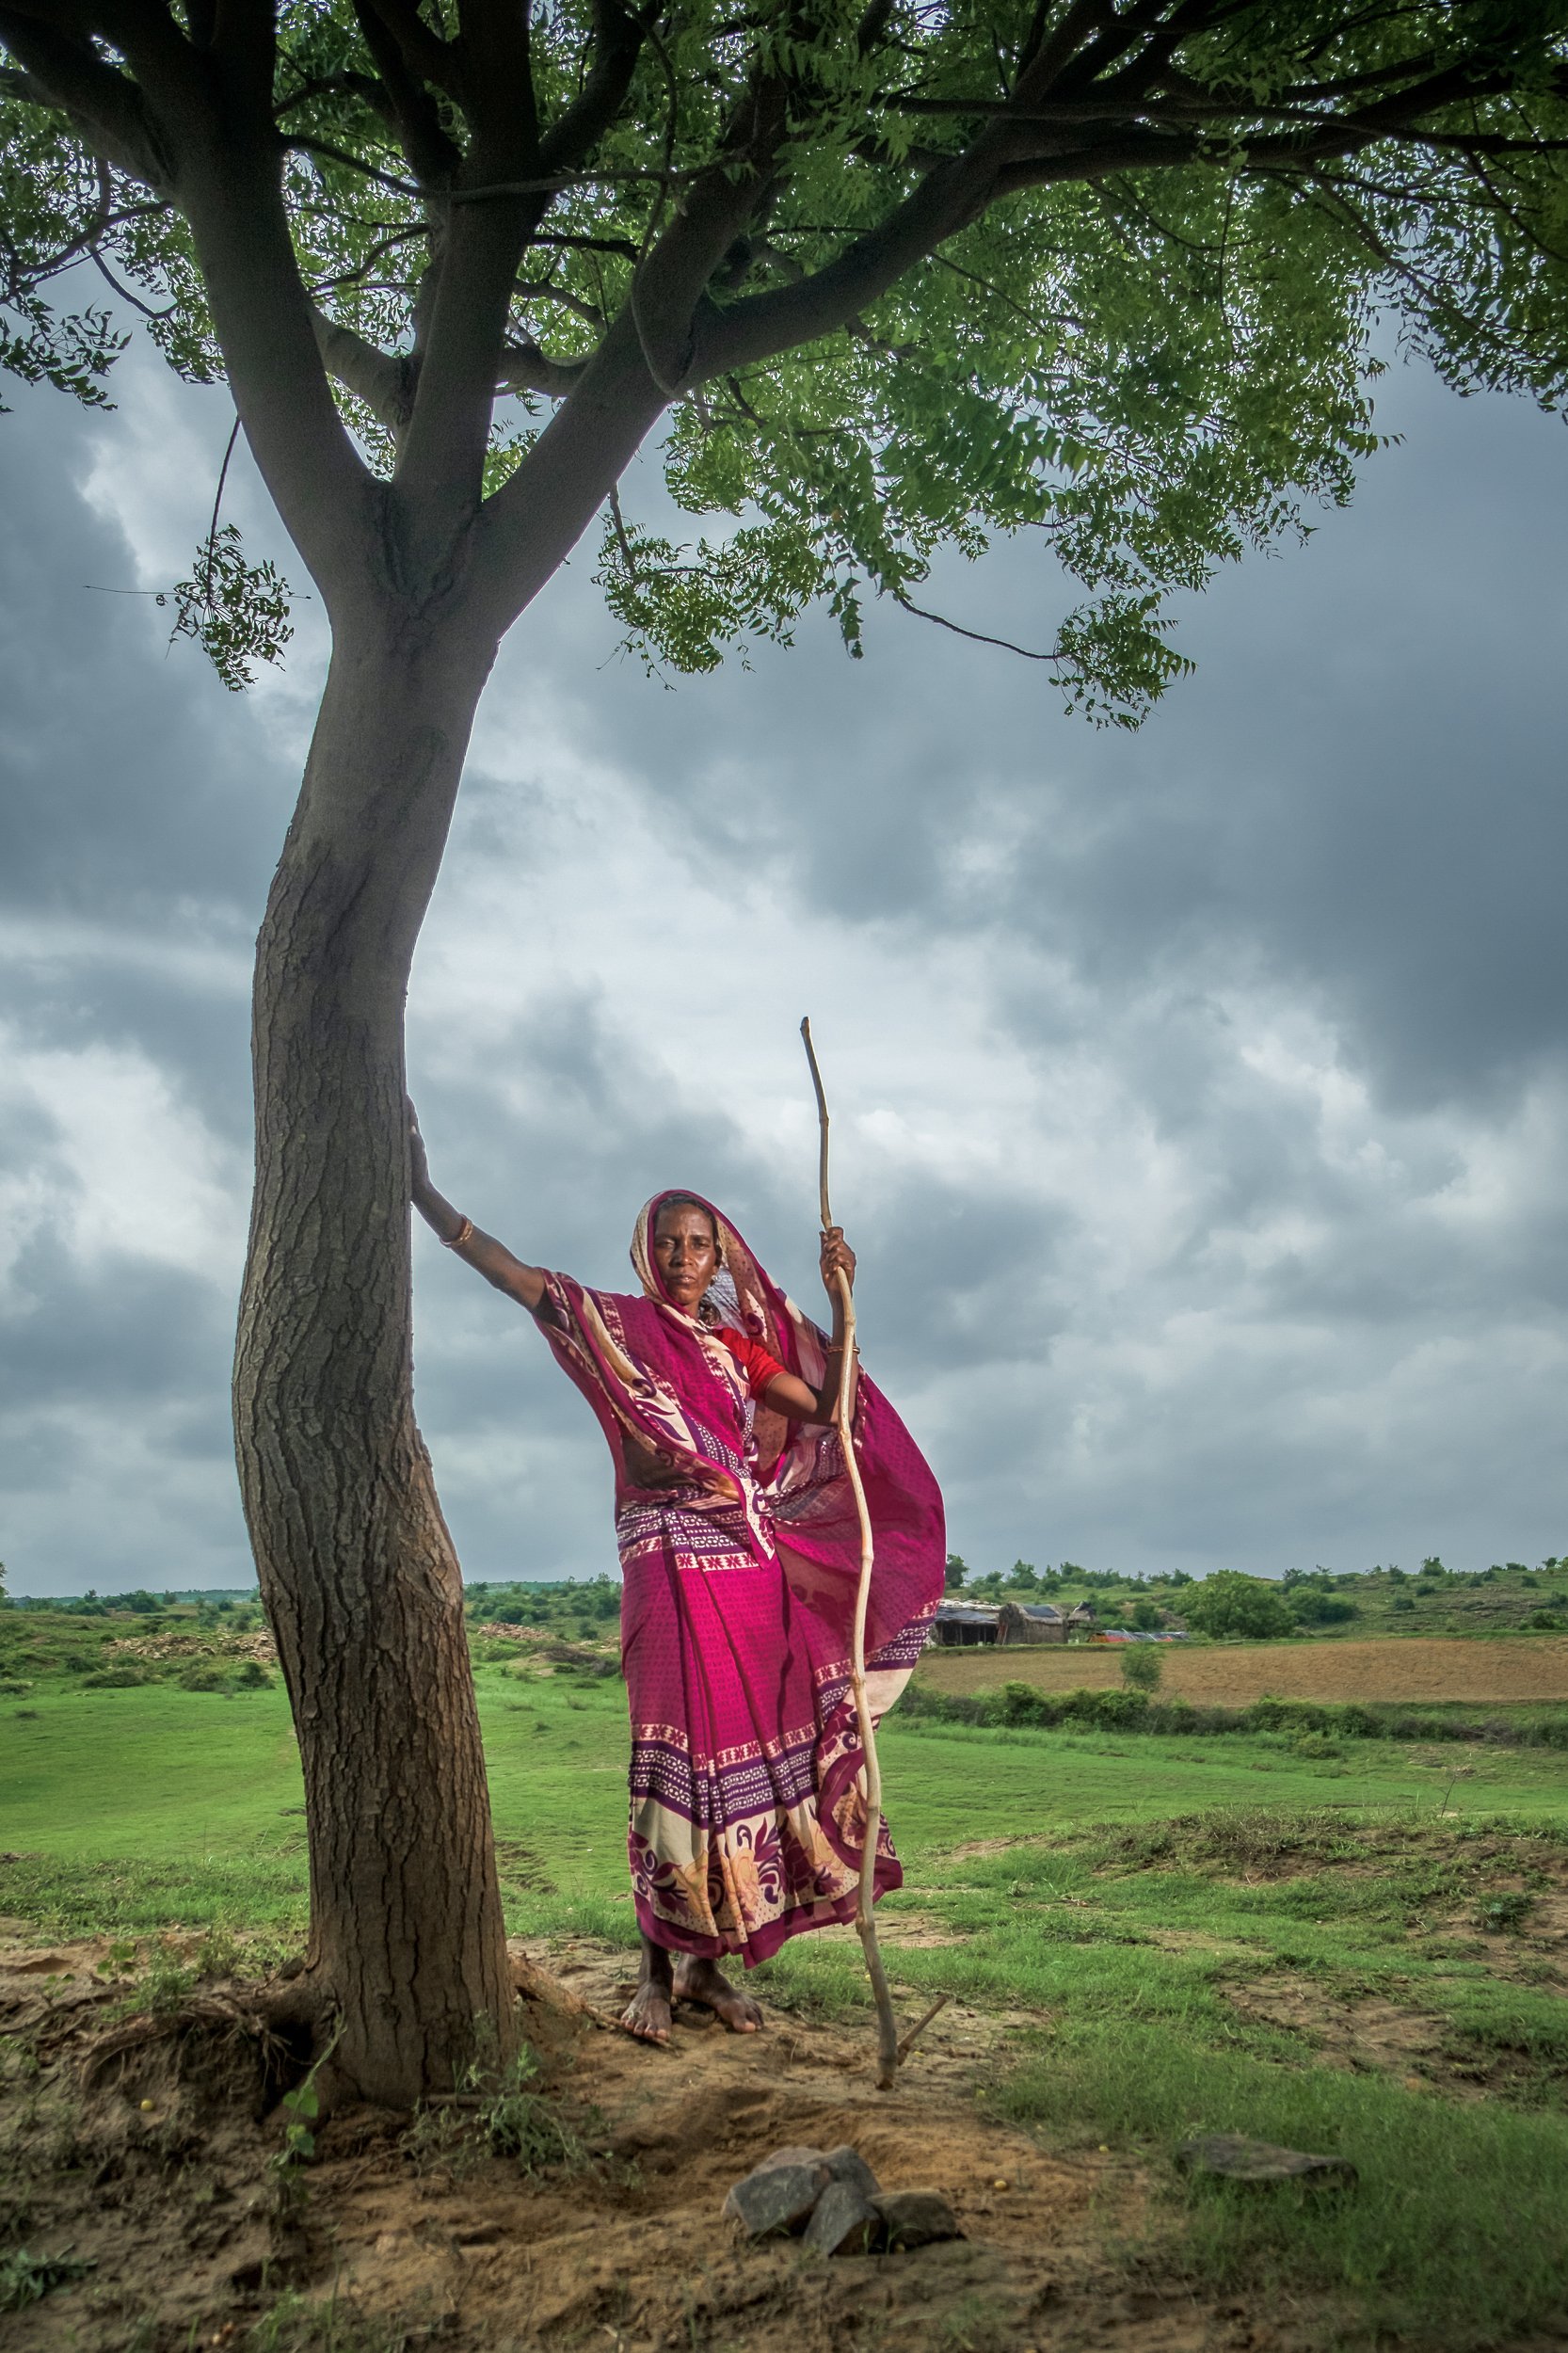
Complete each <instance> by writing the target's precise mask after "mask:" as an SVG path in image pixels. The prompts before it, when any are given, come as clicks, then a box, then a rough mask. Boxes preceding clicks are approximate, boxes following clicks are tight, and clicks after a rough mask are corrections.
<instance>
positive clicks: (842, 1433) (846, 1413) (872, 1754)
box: [800, 1018, 923, 2091]
mask: <svg viewBox="0 0 1568 2353" xmlns="http://www.w3.org/2000/svg"><path fill="white" fill-rule="evenodd" d="M800 1034H801V1037H802V1039H803V1040H804V1041H805V1046H806V1059H807V1061H808V1063H809V1064H810V1065H811V1084H812V1085H813V1086H814V1087H815V1088H816V1091H817V1127H818V1130H819V1133H820V1135H821V1138H822V1148H821V1154H820V1157H819V1160H818V1163H817V1176H818V1186H819V1190H820V1192H821V1194H822V1227H823V1232H824V1234H825V1233H826V1231H827V1229H828V1227H829V1226H830V1225H832V1223H833V1212H832V1211H831V1209H829V1208H828V1206H827V1097H826V1096H825V1095H824V1093H823V1083H822V1072H821V1071H820V1070H819V1069H818V1068H817V1056H816V1049H815V1048H814V1047H813V1046H812V1044H811V1023H810V1020H809V1018H807V1019H805V1020H803V1021H802V1023H801V1025H800ZM838 1279H839V1297H840V1300H841V1301H842V1303H843V1311H844V1355H843V1362H842V1364H841V1365H840V1369H839V1400H838V1404H837V1406H836V1407H835V1409H834V1415H833V1418H834V1421H835V1423H836V1424H837V1426H838V1432H839V1443H840V1446H841V1447H842V1449H843V1454H844V1468H845V1469H846V1470H847V1471H848V1473H849V1483H850V1485H851V1487H852V1488H853V1489H854V1491H855V1508H856V1512H857V1513H859V1515H860V1582H859V1584H858V1586H857V1587H856V1594H855V1638H854V1641H853V1644H852V1646H851V1650H850V1680H851V1684H852V1687H853V1689H854V1692H855V1712H856V1716H857V1717H858V1719H859V1721H860V1748H861V1752H862V1753H863V1755H864V1757H865V1760H866V1836H865V1843H864V1845H863V1846H862V1847H861V1849H860V1885H859V1891H858V1894H857V1897H856V1910H855V1925H856V1929H858V1930H859V1934H860V1948H861V1950H862V1952H863V1953H864V1954H865V1956H866V1975H867V1976H868V1977H870V1979H871V1981H872V1996H873V1997H874V1999H875V2002H876V2088H877V2089H878V2091H890V2090H891V2089H892V2087H893V2077H894V2076H895V2074H896V2073H897V2072H898V2063H899V2058H900V2057H901V2053H900V2050H899V2039H898V2025H897V2023H896V2021H895V2019H894V2017H893V1997H892V1995H891V1994H890V1993H888V1973H887V1971H886V1970H885V1969H884V1968H883V1966H882V1954H881V1950H880V1948H879V1946H878V1945H877V1941H876V1918H875V1914H874V1913H873V1911H872V1897H873V1895H874V1893H875V1883H876V1845H877V1840H878V1838H879V1837H880V1836H881V1834H882V1769H881V1767H880V1765H879V1764H878V1763H877V1757H876V1727H875V1725H874V1724H873V1723H872V1708H871V1702H870V1700H869V1699H868V1698H867V1696H866V1609H867V1605H868V1604H869V1602H870V1600H871V1593H872V1561H873V1559H874V1558H875V1550H876V1545H875V1539H874V1537H873V1536H872V1515H871V1513H869V1512H868V1511H867V1509H866V1490H865V1488H864V1487H863V1486H862V1485H861V1483H860V1465H859V1463H858V1462H857V1460H856V1453H855V1434H854V1432H853V1431H852V1430H851V1428H850V1421H851V1414H850V1392H851V1390H852V1388H853V1386H854V1382H855V1294H854V1292H853V1291H852V1290H851V1289H850V1283H849V1276H848V1275H847V1274H846V1273H844V1271H843V1269H842V1268H841V1267H840V1270H839V1278H838ZM922 2023H923V2022H922Z"/></svg>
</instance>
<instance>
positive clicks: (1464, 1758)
mask: <svg viewBox="0 0 1568 2353" xmlns="http://www.w3.org/2000/svg"><path fill="white" fill-rule="evenodd" d="M477 1683H478V1689H479V1694H480V1704H481V1711H482V1718H483V1723H484V1730H485V1738H486V1744H487V1751H488V1758H489V1769H490V1779H491V1792H492V1799H493V1804H494V1813H495V1821H496V1830H497V1836H498V1847H499V1852H500V1857H501V1865H502V1877H503V1882H504V1890H505V1895H506V1903H507V1913H508V1918H509V1920H510V1922H511V1924H512V1926H513V1927H514V1929H518V1930H520V1931H523V1932H525V1933H531V1934H541V1935H542V1934H545V1933H548V1932H550V1931H552V1930H568V1929H569V1930H574V1931H577V1932H579V1933H583V1932H586V1933H591V1934H597V1935H600V1936H603V1937H606V1938H610V1939H612V1940H615V1941H616V1942H619V1943H624V1944H625V1945H628V1946H630V1945H631V1944H632V1942H633V1934H632V1913H631V1907H630V1904H629V1902H628V1901H627V1899H626V1892H625V1889H626V1873H625V1852H624V1809H625V1785H624V1774H625V1763H626V1723H625V1696H624V1692H623V1689H622V1688H621V1686H620V1685H619V1683H618V1682H616V1680H614V1679H611V1678H605V1679H602V1680H596V1679H594V1678H592V1677H591V1676H587V1675H581V1676H580V1675H577V1674H574V1673H556V1674H553V1675H539V1674H538V1673H528V1674H525V1675H519V1674H517V1673H513V1672H511V1671H510V1670H509V1668H508V1666H507V1665H505V1664H504V1663H501V1662H494V1663H487V1664H481V1665H480V1666H479V1668H478V1670H477ZM1327 1745H1329V1746H1330V1747H1332V1746H1333V1745H1334V1744H1327ZM1302 1749H1303V1744H1302V1743H1301V1742H1300V1741H1299V1740H1294V1741H1293V1740H1292V1739H1291V1738H1289V1737H1286V1736H1284V1735H1277V1736H1257V1737H1252V1736H1236V1735H1233V1736H1230V1737H1225V1738H1224V1739H1213V1740H1208V1741H1205V1740H1201V1739H1194V1740H1192V1741H1187V1740H1184V1739H1180V1738H1164V1739H1159V1740H1156V1739H1151V1738H1147V1737H1136V1736H1133V1737H1116V1736H1115V1735H1112V1734H1087V1733H1082V1734H1078V1733H1071V1732H1067V1731H1064V1730H1050V1731H1048V1730H1017V1731H1007V1730H988V1729H981V1728H975V1727H970V1726H968V1725H955V1724H946V1723H940V1722H930V1721H904V1723H902V1724H901V1723H900V1721H899V1720H898V1718H897V1717H896V1716H895V1717H894V1718H893V1719H892V1720H891V1721H890V1722H889V1724H888V1728H887V1731H886V1734H885V1738H884V1769H885V1772H886V1776H887V1781H888V1790H889V1808H890V1812H891V1815H892V1820H893V1828H894V1834H895V1837H896V1839H897V1842H898V1845H899V1847H900V1849H901V1851H902V1853H903V1855H904V1861H905V1865H906V1869H907V1871H908V1875H909V1882H910V1883H909V1886H908V1888H907V1889H906V1890H905V1892H904V1894H903V1895H902V1896H899V1897H893V1898H890V1899H889V1900H888V1904H887V1905H886V1906H885V1908H884V1917H885V1920H886V1923H887V1927H888V1950H889V1957H890V1965H891V1970H892V1974H893V1977H894V1980H895V1984H896V1985H897V1987H898V1988H899V1989H900V1998H901V2001H902V2002H903V2003H904V2005H905V2007H906V2008H912V2007H913V2005H914V2004H915V2003H916V2002H917V2001H920V2000H923V1999H924V1998H926V1997H929V1996H930V1995H932V1994H934V1993H937V1992H947V1993H952V1994H953V1995H954V1996H956V1997H958V1998H960V1999H963V2000H965V2001H968V2002H969V2003H972V2004H975V2005H978V2006H980V2007H982V2008H989V2009H997V2010H1001V2011H1005V2012H1007V2013H1008V2017H1009V2020H1010V2021H1011V2024H1010V2025H1009V2028H1008V2031H1007V2034H1006V2036H1005V2038H1004V2041H1005V2046H1006V2047H1007V2048H1009V2049H1011V2050H1012V2052H1013V2053H1014V2057H1013V2059H1012V2061H1011V2063H1010V2064H1007V2065H1003V2066H1002V2067H1001V2068H1000V2069H999V2071H998V2076H997V2080H996V2082H995V2083H994V2084H993V2085H992V2086H991V2087H990V2089H989V2090H988V2091H987V2093H986V2096H987V2097H988V2098H989V2099H990V2100H991V2101H992V2102H993V2103H994V2105H995V2106H996V2108H997V2110H998V2112H999V2113H1000V2114H1002V2115H1005V2116H1006V2117H1008V2118H1010V2119H1012V2120H1013V2121H1019V2122H1023V2123H1025V2124H1028V2125H1030V2126H1032V2128H1034V2129H1036V2130H1038V2131H1039V2132H1040V2133H1041V2134H1042V2136H1043V2137H1045V2138H1046V2140H1047V2141H1048V2144H1049V2145H1052V2146H1054V2147H1057V2148H1071V2147H1072V2146H1074V2145H1077V2144H1080V2143H1083V2142H1088V2143H1090V2144H1099V2143H1101V2142H1104V2143H1108V2144H1110V2145H1112V2146H1114V2147H1117V2148H1124V2149H1130V2150H1132V2151H1135V2152H1137V2153H1141V2154H1143V2155H1144V2157H1145V2158H1146V2159H1147V2162H1148V2164H1149V2166H1150V2168H1151V2170H1152V2172H1153V2173H1154V2175H1155V2177H1156V2179H1157V2181H1158V2182H1159V2183H1160V2185H1162V2186H1161V2188H1160V2196H1159V2198H1158V2199H1157V2201H1156V2224H1155V2225H1154V2226H1151V2227H1152V2228H1155V2229H1156V2231H1157V2234H1160V2245H1159V2250H1158V2260H1159V2261H1160V2262H1161V2263H1163V2264H1165V2265H1167V2266H1168V2265H1169V2263H1170V2262H1171V2260H1172V2259H1173V2258H1172V2254H1171V2246H1172V2235H1171V2234H1172V2233H1173V2231H1174V2232H1175V2233H1176V2239H1177V2242H1178V2245H1179V2258H1178V2259H1179V2262H1180V2264H1181V2265H1183V2266H1185V2267H1186V2268H1187V2270H1189V2271H1190V2274H1191V2277H1192V2280H1193V2282H1194V2284H1195V2285H1197V2286H1199V2287H1205V2288H1208V2289H1213V2288H1216V2287H1224V2288H1229V2287H1238V2288H1246V2289H1250V2290H1252V2291H1256V2290H1257V2289H1258V2288H1259V2286H1260V2285H1261V2286H1263V2287H1266V2288H1270V2292H1271V2293H1272V2292H1274V2291H1276V2290H1277V2292H1279V2293H1281V2294H1285V2293H1289V2294H1296V2293H1303V2292H1310V2293H1313V2294H1317V2295H1320V2296H1322V2297H1325V2298H1326V2299H1328V2301H1327V2305H1326V2306H1325V2309H1330V2308H1332V2310H1333V2311H1335V2312H1336V2313H1339V2314H1340V2315H1341V2319H1340V2321H1336V2323H1335V2327H1336V2328H1341V2327H1342V2341H1344V2342H1355V2343H1361V2342H1370V2341H1371V2340H1372V2339H1373V2338H1374V2337H1376V2336H1377V2335H1378V2333H1379V2332H1380V2331H1381V2332H1383V2333H1384V2335H1388V2334H1392V2335H1394V2336H1397V2337H1402V2338H1404V2339H1405V2340H1406V2341H1408V2342H1411V2343H1414V2344H1418V2345H1423V2346H1445V2347H1447V2346H1452V2347H1456V2348H1457V2347H1470V2346H1480V2345H1490V2344H1494V2343H1504V2342H1506V2341H1507V2340H1508V2338H1509V2337H1510V2336H1511V2335H1514V2334H1519V2335H1522V2334H1523V2333H1524V2332H1525V2331H1527V2330H1528V2329H1535V2328H1541V2327H1544V2326H1545V2325H1546V2324H1547V2323H1548V2322H1549V2321H1550V2320H1551V2319H1552V2318H1553V2316H1554V2315H1556V2314H1559V2313H1560V2312H1561V2309H1562V2289H1561V2284H1560V2283H1561V2281H1562V2280H1563V2278H1564V2277H1568V2000H1565V1999H1564V1993H1565V1988H1568V1978H1565V1977H1564V1976H1563V1974H1562V1970H1561V1968H1560V1962H1561V1961H1563V1959H1564V1957H1565V1956H1564V1953H1563V1950H1562V1945H1563V1943H1564V1942H1568V1940H1563V1939H1560V1938H1558V1937H1557V1936H1556V1935H1555V1934H1554V1935H1548V1934H1547V1933H1546V1930H1547V1929H1549V1928H1550V1927H1551V1926H1552V1924H1553V1923H1554V1922H1555V1921H1556V1920H1557V1919H1558V1918H1559V1917H1562V1918H1563V1919H1565V1920H1568V1760H1565V1759H1564V1758H1563V1757H1562V1756H1561V1755H1560V1753H1554V1752H1552V1751H1549V1750H1541V1749H1531V1748H1519V1747H1512V1746H1508V1745H1504V1744H1500V1743H1499V1744H1485V1743H1480V1744H1478V1743H1464V1744H1462V1745H1460V1746H1458V1747H1456V1746H1455V1745H1454V1744H1443V1745H1442V1746H1436V1745H1433V1746H1431V1747H1424V1746H1422V1745H1421V1744H1420V1743H1416V1742H1411V1741H1385V1740H1381V1739H1360V1740H1355V1741H1352V1742H1347V1743H1345V1744H1343V1746H1342V1747H1341V1748H1340V1749H1339V1752H1338V1753H1336V1754H1326V1755H1324V1754H1312V1753H1302ZM0 1791H3V1792H4V1798H3V1800H0V1846H3V1847H4V1849H6V1850H7V1855H6V1859H5V1860H4V1861H0V1913H3V1914H5V1915H6V1916H7V1922H6V1924H7V1926H8V1928H9V1929H10V1930H11V1932H12V1933H15V1932H16V1931H17V1930H18V1929H24V1930H25V1932H27V1933H29V1934H30V1935H33V1936H36V1937H39V1938H40V1939H46V1938H48V1937H51V1936H62V1935H67V1934H83V1933H92V1932H99V1931H114V1932H116V1933H118V1934H119V1935H120V1936H122V1937H123V1936H126V1935H132V1936H136V1935H147V1934H148V1933H150V1932H152V1931H154V1930H156V1929H160V1928H164V1927H170V1926H174V1925H177V1924H178V1925H190V1926H196V1925H204V1924H215V1925H220V1926H224V1927H227V1928H230V1929H235V1930H262V1931H265V1932H266V1933H267V1936H268V1938H269V1940H278V1941H288V1940H291V1939H293V1938H294V1937H295V1936H296V1934H297V1933H298V1931H299V1929H301V1928H302V1926H303V1921H304V1885H305V1852H304V1830H303V1820H302V1816H301V1812H300V1806H301V1794H300V1785H299V1775H298V1769H297V1765H296V1753H295V1747H294V1740H293V1736H292V1732H291V1729H290V1725H289V1720H288V1713H287V1708H286V1705H285V1703H284V1699H283V1695H282V1693H281V1691H280V1689H278V1688H276V1686H274V1688H272V1689H261V1690H253V1691H241V1692H236V1693H233V1694H231V1695H227V1696H226V1695H224V1694H221V1693H217V1692H198V1691H189V1690H184V1689H179V1688H177V1687H176V1686H174V1685H172V1684H170V1683H153V1684H148V1685H143V1686H140V1687H136V1688H130V1689H83V1688H82V1687H81V1679H80V1675H79V1674H78V1675H76V1676H75V1677H74V1678H72V1677H68V1676H64V1675H54V1676H51V1675H49V1674H47V1673H45V1674H42V1675H40V1676H38V1677H37V1678H36V1679H35V1681H34V1684H33V1688H32V1689H29V1690H28V1691H27V1692H26V1693H25V1694H24V1696H22V1697H20V1698H16V1699H12V1700H8V1701H6V1702H4V1703H3V1704H0ZM1554 1907H1556V1909H1555V1910H1554ZM915 1914H918V1915H919V1917H920V1926H921V1929H922V1941H921V1942H920V1944H918V1945H905V1944H904V1943H902V1942H901V1941H900V1939H899V1935H898V1923H899V1921H900V1918H901V1917H903V1918H905V1919H908V1918H910V1917H911V1916H912V1915H915ZM759 1991H760V1992H761V1993H763V1995H764V1998H765V1999H768V2000H770V2001H771V2002H772V2003H773V2004H774V2006H776V2007H779V2006H782V2007H785V2008H792V2009H797V2010H799V2011H802V2012H804V2013H806V2014H808V2015H810V2014H813V2013H815V2014H818V2015H838V2014H842V2013H848V2012H850V2011H854V2010H857V2009H860V2008H862V2007H863V2005H864V2002H865V1993H864V1986H863V1980H862V1977H861V1971H860V1964H859V1960H858V1955H857V1952H856V1949H855V1947H854V1946H853V1945H852V1944H851V1943H849V1942H847V1941H845V1940H834V1939H822V1938H819V1939H809V1938H808V1939H802V1940H801V1941H800V1942H799V1943H797V1944H796V1945H792V1946H791V1947H789V1948H787V1949H786V1951H785V1952H784V1953H783V1954H781V1955H780V1956H779V1958H778V1959H777V1960H776V1961H774V1962H772V1963H770V1964H768V1966H767V1967H766V1968H765V1969H764V1970H763V1971H762V1972H760V1985H759ZM1380 2036H1381V2038H1382V2039H1381V2040H1380ZM1193 2129H1203V2130H1240V2131H1243V2132H1248V2133H1252V2134H1254V2135H1257V2136H1260V2137H1265V2138H1279V2139H1283V2140H1286V2141H1288V2142H1290V2143H1292V2144H1293V2145H1295V2146H1304V2147H1312V2148H1322V2149H1330V2150H1334V2151H1336V2152H1338V2153H1342V2154H1345V2155H1348V2156H1350V2157H1352V2159H1353V2160H1354V2162H1355V2163H1356V2164H1357V2166H1358V2167H1359V2168H1360V2169H1361V2175H1362V2180H1361V2185H1360V2187H1359V2189H1358V2190H1357V2191H1356V2192H1355V2193H1354V2194H1353V2195H1352V2196H1351V2197H1349V2198H1344V2199H1329V2200H1326V2201H1317V2202H1316V2203H1311V2202H1307V2201H1303V2200H1302V2199H1300V2198H1297V2197H1294V2196H1292V2195H1287V2196H1286V2197H1285V2198H1283V2199H1270V2200H1259V2199H1258V2198H1257V2197H1256V2195H1254V2196H1251V2197H1247V2196H1238V2195H1237V2194H1235V2193H1234V2192H1230V2193H1226V2192H1225V2191H1224V2190H1222V2189H1215V2188H1212V2187H1211V2188H1209V2189H1208V2190H1199V2189H1189V2188H1186V2187H1182V2186H1180V2185H1178V2184H1177V2182H1176V2178H1175V2176H1174V2175H1173V2174H1172V2172H1171V2168H1170V2155H1171V2151H1172V2148H1173V2145H1174V2143H1175V2142H1176V2140H1178V2139H1179V2138H1180V2137H1182V2136H1183V2135H1184V2134H1185V2133H1187V2132H1189V2131H1191V2130H1193ZM1125 2252H1126V2256H1127V2260H1128V2264H1129V2265H1131V2266H1132V2267H1133V2268H1134V2269H1135V2268H1136V2266H1137V2265H1138V2264H1139V2263H1140V2262H1145V2261H1149V2262H1152V2261H1154V2260H1156V2259H1157V2251H1156V2249H1155V2248H1154V2245H1153V2242H1152V2241H1151V2243H1150V2245H1149V2246H1147V2247H1145V2248H1144V2249H1142V2250H1141V2249H1139V2248H1136V2247H1130V2248H1128V2249H1126V2250H1125ZM1270 2283H1272V2287H1271V2285H1270ZM1325 2325H1326V2324H1325ZM1330 2341H1331V2340H1330V2339H1329V2338H1326V2337H1325V2339H1324V2342H1325V2343H1327V2342H1330ZM1333 2341H1336V2342H1337V2341H1341V2340H1340V2339H1337V2338H1336V2339H1334V2340H1333Z"/></svg>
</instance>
